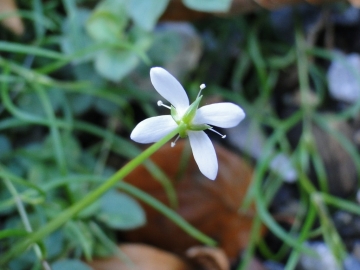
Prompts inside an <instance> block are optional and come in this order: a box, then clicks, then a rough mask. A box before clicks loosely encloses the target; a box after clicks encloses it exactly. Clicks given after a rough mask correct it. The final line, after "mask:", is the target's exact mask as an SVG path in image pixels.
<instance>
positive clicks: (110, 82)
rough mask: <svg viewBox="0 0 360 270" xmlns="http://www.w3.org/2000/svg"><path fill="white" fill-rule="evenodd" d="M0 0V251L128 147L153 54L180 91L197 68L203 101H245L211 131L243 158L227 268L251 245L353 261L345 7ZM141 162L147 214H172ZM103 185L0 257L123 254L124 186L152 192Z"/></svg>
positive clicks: (141, 113)
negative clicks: (242, 237)
mask: <svg viewBox="0 0 360 270" xmlns="http://www.w3.org/2000/svg"><path fill="white" fill-rule="evenodd" d="M2 2H3V3H1V4H0V18H1V28H0V68H1V74H0V84H1V96H0V100H1V103H0V130H1V133H0V177H1V182H0V229H1V231H0V256H5V255H4V254H7V252H9V251H11V250H12V247H13V246H14V243H18V242H20V241H23V239H26V238H27V237H29V236H28V234H29V233H31V232H33V231H41V228H42V227H43V226H44V225H45V224H47V223H48V222H49V221H50V220H52V219H53V218H54V217H56V216H57V215H59V213H61V212H62V211H64V209H67V208H68V207H70V206H71V205H73V204H74V203H76V202H77V201H79V200H80V199H81V198H82V197H84V196H86V194H88V193H89V191H91V190H93V189H94V188H95V187H97V186H98V185H99V184H100V183H101V182H103V181H104V180H105V179H107V178H108V177H109V176H111V175H112V174H113V173H114V172H115V171H117V170H118V169H119V168H120V167H121V166H122V165H123V164H125V163H126V162H127V161H128V160H130V159H132V158H134V157H136V156H137V155H138V154H139V153H140V152H141V148H140V146H139V145H136V144H135V143H133V142H131V141H130V139H129V134H130V132H131V130H132V129H133V128H134V126H135V125H136V124H137V123H138V122H139V121H140V120H142V119H144V118H146V117H149V116H154V115H157V114H159V112H160V113H163V111H162V110H160V109H158V107H157V106H156V101H157V100H158V99H159V98H160V97H159V96H158V95H157V93H156V92H155V91H154V89H153V87H152V85H151V83H150V78H149V70H150V68H151V67H153V66H161V67H164V68H165V69H167V70H168V71H169V72H171V73H172V74H173V75H174V76H175V77H176V78H178V79H179V81H180V82H182V84H183V85H184V88H185V89H186V90H187V92H188V95H189V97H190V100H194V98H195V97H196V95H197V93H198V89H199V85H200V84H201V83H206V85H207V88H206V90H205V92H204V95H205V96H206V101H205V102H207V103H211V102H215V101H219V100H227V101H231V102H234V103H236V104H239V105H240V106H241V107H242V108H243V109H244V111H245V112H246V115H247V116H246V120H244V121H243V122H242V123H241V124H240V125H239V126H238V127H236V128H234V129H231V130H229V131H228V130H225V131H224V132H225V133H226V134H227V135H228V137H227V139H225V140H220V139H219V138H216V137H214V140H217V141H218V143H221V144H222V145H224V146H225V148H226V149H228V150H230V151H231V152H233V153H236V154H237V155H239V156H241V157H243V158H244V159H243V160H242V162H246V163H247V164H250V166H251V167H253V168H254V171H253V174H252V175H251V179H248V180H249V182H251V183H250V187H249V189H248V190H247V193H246V196H245V197H244V200H243V203H242V204H241V205H239V206H238V207H239V212H242V211H245V210H246V209H248V208H249V207H250V206H251V205H255V207H256V213H255V214H254V217H253V221H252V226H251V229H250V230H249V231H248V232H247V234H248V235H249V236H250V239H249V241H248V242H247V244H246V248H245V249H242V250H240V249H239V252H238V258H237V259H236V260H232V261H231V267H232V268H233V269H255V268H251V267H253V266H251V265H253V264H254V260H255V261H256V262H257V263H258V264H260V266H259V267H263V268H259V269H295V268H296V267H298V268H299V269H305V270H307V269H325V267H326V268H327V269H328V270H330V269H342V268H346V269H360V266H359V265H360V254H359V250H360V246H359V243H360V242H359V239H360V238H359V236H360V227H359V224H360V223H359V222H360V219H359V217H358V215H359V214H360V207H359V204H358V203H359V202H358V199H359V198H357V191H358V186H359V181H358V179H359V172H360V156H359V153H358V146H359V144H360V137H359V126H360V125H359V123H360V122H359V109H360V76H359V75H360V74H359V70H360V55H359V53H360V10H359V9H357V8H355V7H352V6H350V5H349V4H348V3H345V2H335V3H323V5H321V6H313V5H310V4H308V3H305V2H304V3H298V4H296V5H295V4H294V5H291V6H285V5H283V6H282V5H281V3H279V4H278V5H276V6H277V9H276V10H268V9H264V8H262V7H261V5H262V6H265V7H268V5H267V4H269V3H265V2H259V3H257V4H255V2H245V1H243V2H240V1H236V0H233V1H231V0H212V1H205V0H183V1H176V0H174V1H170V0H113V1H110V0H103V1H94V0H77V1H71V0H63V1H60V0H47V1H41V0H32V1H23V0H18V1H4V0H3V1H2ZM290 4H291V3H290ZM355 4H356V3H355ZM274 5H275V4H274ZM245 11H246V12H247V13H246V14H245ZM148 169H149V170H150V171H152V174H153V176H154V177H155V178H158V180H159V181H160V182H161V183H163V185H164V188H165V190H166V192H167V194H168V196H169V198H170V201H172V203H171V204H170V206H165V205H162V206H159V207H160V209H162V210H161V211H163V212H162V213H163V215H165V216H167V217H169V218H171V217H172V218H173V221H174V222H175V224H177V223H180V221H178V220H177V219H176V218H177V214H176V207H177V206H176V204H177V203H176V201H177V199H176V195H174V194H175V193H176V191H174V187H173V186H172V185H171V184H170V182H169V179H168V177H167V176H166V174H163V173H161V169H160V170H159V168H158V167H157V166H156V165H154V164H150V165H148ZM220 170H221V167H220ZM159 171H160V172H159ZM239 177H241V175H239ZM236 180H237V179H236V178H235V179H233V180H232V181H236ZM144 181H146V179H144ZM215 184H216V181H215ZM119 188H120V189H121V188H122V189H123V190H125V191H126V192H119V191H115V190H112V191H109V192H108V193H106V194H105V195H104V196H102V197H101V199H99V200H98V201H96V202H94V203H93V204H92V205H91V206H90V207H88V208H86V209H85V210H84V211H82V212H81V213H80V214H79V215H77V216H76V217H74V218H73V219H70V220H68V221H66V223H65V225H64V226H63V227H61V229H59V230H56V231H54V232H49V235H46V237H44V239H42V241H39V242H37V243H31V244H32V245H31V246H32V248H31V249H28V250H27V251H26V252H21V253H20V254H14V253H12V254H13V256H12V258H11V260H10V262H8V259H7V260H6V263H5V262H4V261H3V262H4V265H1V266H0V268H1V269H14V270H21V269H46V267H47V266H46V265H48V266H49V267H50V265H51V267H52V269H57V270H61V269H80V270H83V269H85V270H86V269H91V268H90V266H87V265H86V264H85V262H84V261H91V259H92V258H97V257H106V256H110V255H116V256H119V257H121V258H123V254H122V253H119V251H118V250H117V249H116V245H117V244H118V243H119V242H121V241H122V240H121V237H119V235H118V231H126V230H130V229H134V228H137V227H140V226H143V225H144V224H146V223H147V222H151V221H149V220H146V215H145V212H144V210H143V208H142V206H141V205H140V204H139V203H138V201H137V200H135V199H134V197H136V198H137V199H139V200H145V199H144V198H147V200H145V201H146V202H147V203H149V204H150V205H153V206H154V205H155V204H156V201H155V200H154V199H151V197H150V198H148V197H146V194H144V193H141V191H139V190H137V189H136V188H135V187H133V186H131V185H130V186H126V185H125V186H122V187H121V186H119ZM175 189H176V188H175ZM223 195H224V197H226V196H227V194H223ZM120 205H121V206H122V207H119V206H120ZM171 208H172V209H174V210H170V209H171ZM164 209H165V210H164ZM169 211H170V212H169ZM169 213H170V214H169ZM214 215H216V213H215V214H214ZM174 216H175V218H174ZM215 218H216V217H215ZM178 225H179V224H178ZM179 226H180V225H179ZM263 226H264V227H266V228H267V231H268V232H267V233H266V236H264V237H262V235H263V234H261V233H260V231H262V230H263V228H264V227H263ZM119 238H120V239H119ZM324 254H325V255H324ZM0 260H1V257H0ZM44 261H46V263H45V264H44ZM309 265H310V266H309ZM314 265H315V268H311V266H314ZM327 265H331V266H327ZM276 267H278V268H276ZM331 267H333V268H331ZM356 267H357V268H356ZM121 269H122V268H121ZM124 269H125V268H124ZM169 269H171V268H169ZM204 269H206V268H204ZM219 269H220V268H219ZM221 269H222V268H221Z"/></svg>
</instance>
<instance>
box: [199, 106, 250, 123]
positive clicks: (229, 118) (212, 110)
mask: <svg viewBox="0 0 360 270" xmlns="http://www.w3.org/2000/svg"><path fill="white" fill-rule="evenodd" d="M244 118H245V112H244V111H243V109H241V108H240V107H239V106H238V105H235V104H234V103H230V102H223V103H216V104H210V105H206V106H203V107H201V108H199V109H198V111H197V112H196V115H195V117H194V119H193V123H194V124H202V123H206V124H209V125H213V126H217V127H221V128H231V127H235V126H237V125H238V124H239V123H240V121H241V120H243V119H244Z"/></svg>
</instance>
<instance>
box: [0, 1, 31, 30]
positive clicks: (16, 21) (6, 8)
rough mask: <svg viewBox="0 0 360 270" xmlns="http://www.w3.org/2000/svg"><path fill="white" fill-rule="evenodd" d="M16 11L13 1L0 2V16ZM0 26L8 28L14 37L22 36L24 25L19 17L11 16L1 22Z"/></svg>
mask: <svg viewBox="0 0 360 270" xmlns="http://www.w3.org/2000/svg"><path fill="white" fill-rule="evenodd" d="M16 11H17V6H16V2H15V0H1V1H0V15H3V13H14V12H16ZM1 24H2V25H4V26H5V27H6V28H8V29H9V30H10V31H11V32H13V33H14V34H15V35H18V36H21V35H22V34H24V30H25V28H24V24H23V21H22V20H21V18H20V16H18V15H16V14H13V15H12V16H9V17H6V18H5V19H3V20H2V21H1Z"/></svg>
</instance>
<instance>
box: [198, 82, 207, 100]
mask: <svg viewBox="0 0 360 270" xmlns="http://www.w3.org/2000/svg"><path fill="white" fill-rule="evenodd" d="M205 87H206V85H205V84H204V83H202V84H200V91H199V94H198V95H197V97H200V94H201V91H202V90H203V89H205Z"/></svg>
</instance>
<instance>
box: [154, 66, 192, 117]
mask: <svg viewBox="0 0 360 270" xmlns="http://www.w3.org/2000/svg"><path fill="white" fill-rule="evenodd" d="M150 79H151V83H152V84H153V86H154V87H155V89H156V91H158V92H159V94H160V95H162V96H163V97H164V98H165V99H166V100H168V101H169V102H170V103H171V104H172V105H173V106H174V107H175V108H176V109H177V110H178V111H179V112H183V113H184V112H185V111H186V109H187V108H188V107H189V98H188V96H187V94H186V92H185V90H184V88H183V87H182V85H181V84H180V83H179V82H178V80H177V79H175V77H174V76H173V75H171V74H170V73H169V72H167V71H166V70H165V69H163V68H160V67H153V68H152V69H151V70H150Z"/></svg>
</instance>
